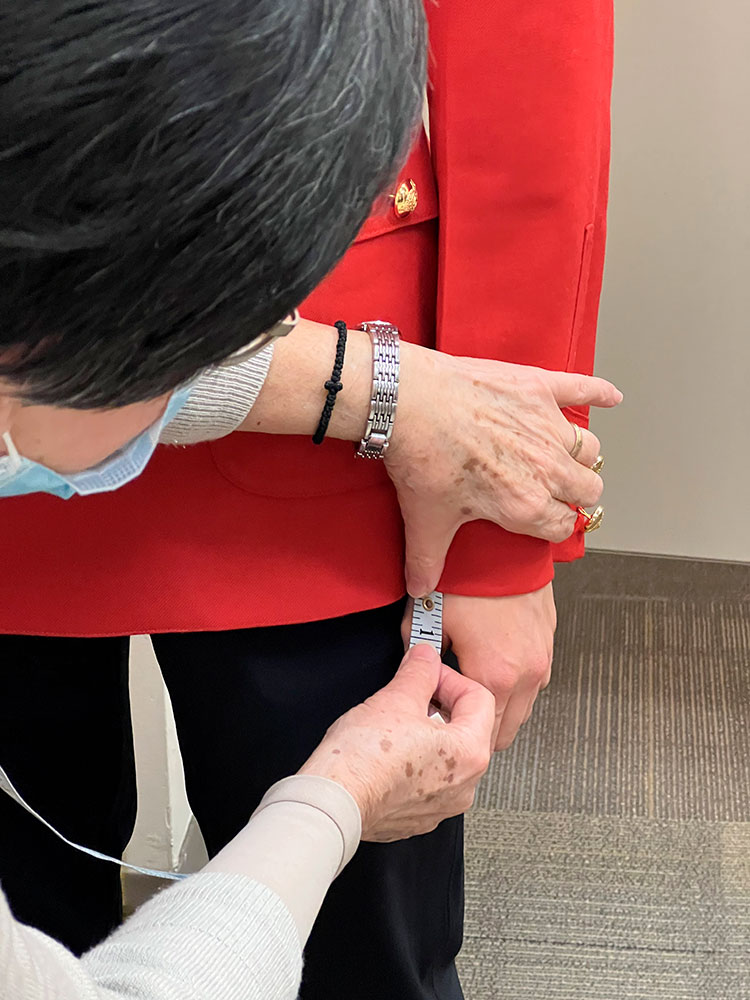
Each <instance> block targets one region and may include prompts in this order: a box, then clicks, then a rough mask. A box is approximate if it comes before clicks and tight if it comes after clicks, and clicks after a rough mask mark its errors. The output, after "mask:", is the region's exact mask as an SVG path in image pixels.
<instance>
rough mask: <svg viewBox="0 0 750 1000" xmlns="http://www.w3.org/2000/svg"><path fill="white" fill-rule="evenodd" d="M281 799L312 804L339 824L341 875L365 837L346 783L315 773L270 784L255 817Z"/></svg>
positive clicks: (359, 817)
mask: <svg viewBox="0 0 750 1000" xmlns="http://www.w3.org/2000/svg"><path fill="white" fill-rule="evenodd" d="M278 802H298V803H302V804H304V805H308V806H312V807H313V808H315V809H319V810H320V811H321V812H322V813H325V815H326V816H328V818H329V819H330V820H332V821H333V823H335V824H336V826H337V827H338V829H339V833H340V834H341V848H342V850H341V861H340V863H339V866H338V868H337V870H336V876H334V877H337V876H338V875H340V874H341V872H342V871H343V869H344V868H345V867H346V866H347V865H348V864H349V862H350V861H351V859H352V858H353V857H354V853H355V851H356V850H357V848H358V847H359V841H360V838H361V836H362V817H361V815H360V812H359V806H358V805H357V803H356V802H355V801H354V799H353V798H352V796H351V795H350V794H349V792H347V790H346V789H345V788H344V786H343V785H340V784H339V783H338V782H337V781H331V780H330V778H323V777H319V776H318V775H316V774H293V775H291V777H289V778H282V779H281V781H277V782H276V784H275V785H271V787H270V788H269V789H268V791H267V792H266V794H265V795H264V796H263V798H262V799H261V800H260V805H259V806H258V808H257V809H256V810H255V812H254V813H253V816H255V815H257V814H258V813H259V812H261V811H262V810H263V809H266V808H267V807H268V806H270V805H274V804H275V803H278Z"/></svg>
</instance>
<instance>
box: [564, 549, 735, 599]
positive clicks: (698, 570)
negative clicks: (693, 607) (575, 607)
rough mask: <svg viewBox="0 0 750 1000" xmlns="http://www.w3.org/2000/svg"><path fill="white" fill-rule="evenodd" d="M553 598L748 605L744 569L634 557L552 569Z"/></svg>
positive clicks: (601, 554)
mask: <svg viewBox="0 0 750 1000" xmlns="http://www.w3.org/2000/svg"><path fill="white" fill-rule="evenodd" d="M555 592H556V594H558V595H559V596H560V597H562V598H564V597H565V595H566V594H568V593H570V594H578V595H581V594H583V595H592V596H597V595H598V596H603V597H620V596H622V597H664V598H686V599H688V600H689V599H693V600H701V601H705V600H711V599H713V598H725V599H728V598H731V599H734V600H746V601H748V603H749V604H750V563H741V562H722V561H720V560H713V559H687V558H681V557H678V556H662V555H648V554H646V553H640V552H610V551H606V550H596V551H594V552H591V551H590V552H588V553H587V555H586V558H585V559H579V560H577V561H576V562H574V563H561V564H558V566H557V567H556V573H555Z"/></svg>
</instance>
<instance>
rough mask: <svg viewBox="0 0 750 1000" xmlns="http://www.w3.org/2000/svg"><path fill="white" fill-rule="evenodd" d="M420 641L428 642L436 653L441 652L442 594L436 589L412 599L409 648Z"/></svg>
mask: <svg viewBox="0 0 750 1000" xmlns="http://www.w3.org/2000/svg"><path fill="white" fill-rule="evenodd" d="M420 642H427V643H429V644H430V646H432V648H433V649H436V650H437V651H438V654H442V652H443V595H442V594H441V593H440V592H439V591H437V590H433V592H432V593H431V594H429V595H428V596H427V597H419V598H416V599H415V601H414V611H413V612H412V618H411V637H410V639H409V649H411V648H412V646H416V645H418V644H419V643H420Z"/></svg>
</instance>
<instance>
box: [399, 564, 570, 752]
mask: <svg viewBox="0 0 750 1000" xmlns="http://www.w3.org/2000/svg"><path fill="white" fill-rule="evenodd" d="M410 603H411V602H410ZM556 624H557V614H556V611H555V599H554V595H553V593H552V584H551V583H549V584H547V586H546V587H542V588H541V590H536V591H534V592H533V593H531V594H518V595H514V596H511V597H460V596H458V595H456V594H445V595H444V598H443V635H444V639H445V643H446V646H450V648H451V649H452V650H453V652H454V653H455V654H456V656H457V658H458V662H459V664H460V665H461V672H462V673H463V674H464V676H466V677H471V678H472V679H473V680H475V681H478V682H479V683H480V684H481V685H483V686H484V687H486V688H487V690H488V691H491V692H492V694H493V695H494V696H495V725H494V727H493V731H492V747H493V749H495V750H506V749H507V748H508V747H509V746H510V745H511V743H512V742H513V740H514V739H515V738H516V735H517V734H518V730H519V728H520V727H521V726H522V725H523V724H524V722H526V721H527V720H528V718H529V716H530V715H531V710H532V708H533V707H534V702H535V701H536V698H537V695H538V694H539V692H540V691H541V690H542V689H543V688H545V687H546V686H547V684H549V680H550V674H551V668H552V647H553V643H554V637H555V625H556ZM410 626H411V608H410V607H409V608H407V612H406V615H405V617H404V624H403V628H402V632H403V634H404V637H405V641H408V631H407V630H408V629H409V628H410Z"/></svg>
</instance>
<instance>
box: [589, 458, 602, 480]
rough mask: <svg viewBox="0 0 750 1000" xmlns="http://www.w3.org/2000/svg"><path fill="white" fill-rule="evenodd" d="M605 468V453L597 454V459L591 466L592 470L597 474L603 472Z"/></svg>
mask: <svg viewBox="0 0 750 1000" xmlns="http://www.w3.org/2000/svg"><path fill="white" fill-rule="evenodd" d="M603 468H604V455H597V456H596V461H595V462H594V464H593V465H592V466H591V471H592V472H595V473H596V474H597V476H600V475H601V474H602V469H603Z"/></svg>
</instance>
